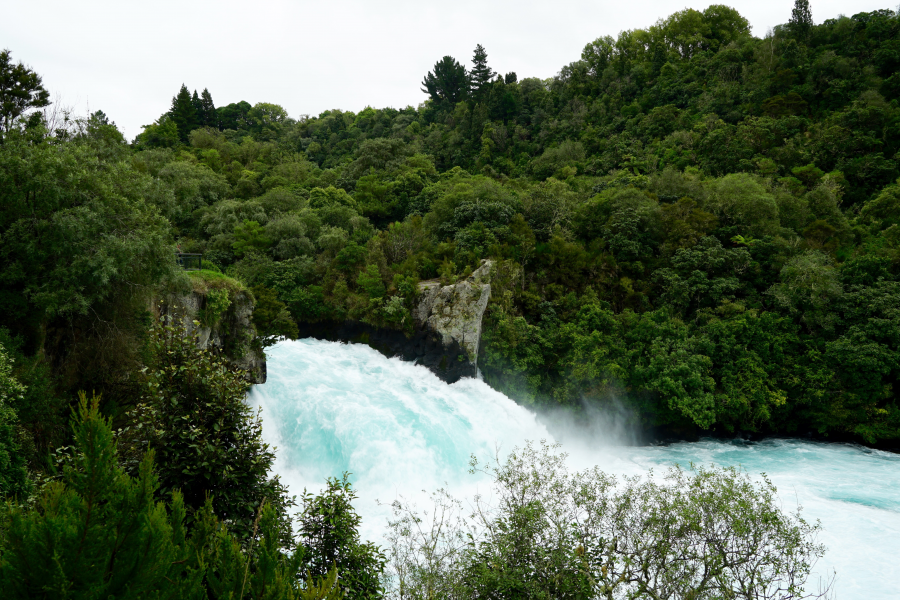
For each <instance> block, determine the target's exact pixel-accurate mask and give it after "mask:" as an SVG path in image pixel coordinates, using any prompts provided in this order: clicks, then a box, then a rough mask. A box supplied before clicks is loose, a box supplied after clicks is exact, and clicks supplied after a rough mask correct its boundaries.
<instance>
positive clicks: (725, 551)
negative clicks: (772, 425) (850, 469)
mask: <svg viewBox="0 0 900 600" xmlns="http://www.w3.org/2000/svg"><path fill="white" fill-rule="evenodd" d="M472 466H473V469H477V470H479V471H483V472H485V473H486V474H487V475H488V476H489V477H490V478H491V482H492V489H491V493H490V494H486V495H484V496H479V497H476V498H475V499H474V500H472V503H473V510H471V511H466V512H463V511H462V510H461V503H460V502H459V501H457V500H454V499H453V498H451V497H449V496H448V495H447V494H446V493H445V492H438V493H437V494H435V496H434V500H435V502H434V506H433V509H432V510H430V511H428V512H425V513H420V512H418V511H417V510H416V509H415V507H412V506H409V505H406V504H403V503H402V502H399V501H398V502H395V503H394V505H393V506H394V514H395V519H394V520H393V521H392V522H391V533H390V535H389V540H390V541H391V548H390V562H389V570H390V573H391V574H392V575H393V576H394V578H395V587H394V588H393V589H392V590H391V592H392V594H391V595H392V596H393V597H397V598H423V599H424V598H435V597H441V598H460V599H462V598H472V597H490V598H535V599H537V598H572V599H576V598H585V597H598V598H605V599H619V598H622V599H626V598H747V599H750V598H754V599H756V598H778V599H781V600H787V599H788V598H822V597H826V596H827V594H828V589H827V588H828V586H829V585H830V582H826V585H825V589H824V590H821V591H813V590H812V589H810V588H811V587H812V585H811V582H810V581H809V580H810V574H811V572H812V570H813V568H814V565H815V562H816V560H817V559H818V558H821V557H822V555H823V554H824V552H825V548H824V546H822V545H820V544H817V543H816V542H815V536H816V534H817V533H818V531H819V529H820V526H819V525H818V524H815V525H812V524H809V523H807V522H806V521H805V520H804V519H803V518H802V515H801V513H800V509H799V507H798V509H797V511H796V512H790V513H788V512H784V511H783V510H782V508H781V506H780V501H779V500H778V498H777V496H776V490H775V487H774V486H773V485H772V483H771V482H770V481H769V480H768V479H766V478H763V480H762V481H759V482H755V481H753V480H751V479H750V477H749V476H747V475H746V474H744V473H741V472H739V471H737V470H735V469H720V468H709V469H706V468H691V470H689V471H688V470H684V469H682V468H680V467H674V468H671V469H670V470H669V471H667V472H666V473H665V475H664V476H662V477H658V476H656V475H655V474H650V475H649V476H648V477H646V478H641V477H633V478H622V479H617V478H616V477H614V476H610V475H607V474H606V473H603V472H602V471H600V470H598V469H597V468H596V467H595V468H593V469H591V470H588V471H583V472H578V473H569V471H568V469H567V467H566V464H565V455H563V454H559V453H558V451H557V449H556V447H553V446H546V445H542V446H540V447H537V448H535V447H534V446H532V445H530V444H529V445H527V446H525V447H524V448H520V449H516V450H514V451H513V452H512V453H510V455H509V456H508V457H507V458H506V459H505V460H504V461H502V462H501V461H499V459H497V460H494V461H492V462H490V463H487V464H486V465H484V466H482V465H481V464H480V463H478V462H477V461H476V460H475V459H474V457H473V460H472Z"/></svg>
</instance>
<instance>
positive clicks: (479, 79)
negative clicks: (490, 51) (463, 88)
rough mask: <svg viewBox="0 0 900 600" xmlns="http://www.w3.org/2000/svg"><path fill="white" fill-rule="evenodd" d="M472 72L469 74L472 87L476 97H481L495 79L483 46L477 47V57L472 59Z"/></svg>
mask: <svg viewBox="0 0 900 600" xmlns="http://www.w3.org/2000/svg"><path fill="white" fill-rule="evenodd" d="M472 64H473V65H474V66H473V67H472V70H471V71H470V73H469V81H470V86H471V88H472V92H474V94H475V96H476V97H480V96H481V95H482V94H483V92H484V90H485V88H486V87H487V85H488V84H489V83H490V82H491V80H492V79H493V78H494V75H496V73H494V71H493V70H492V69H491V68H490V67H489V66H488V64H487V51H486V50H485V49H484V47H483V46H482V45H481V44H478V45H477V46H475V56H473V57H472Z"/></svg>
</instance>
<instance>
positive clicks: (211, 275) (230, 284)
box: [187, 269, 247, 297]
mask: <svg viewBox="0 0 900 600" xmlns="http://www.w3.org/2000/svg"><path fill="white" fill-rule="evenodd" d="M187 274H188V276H190V278H191V284H192V286H193V290H194V291H195V292H197V293H198V294H206V292H208V291H209V290H220V289H227V290H228V291H229V292H231V296H232V297H234V294H237V293H239V292H244V291H246V290H247V288H245V287H244V284H242V283H241V282H240V281H238V280H237V279H232V278H231V277H228V276H227V275H223V274H221V273H217V272H215V271H210V270H208V269H201V270H200V271H188V272H187Z"/></svg>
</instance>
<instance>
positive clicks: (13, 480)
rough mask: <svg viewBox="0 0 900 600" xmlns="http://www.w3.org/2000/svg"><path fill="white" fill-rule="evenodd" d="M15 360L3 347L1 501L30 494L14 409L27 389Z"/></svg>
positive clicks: (0, 354)
mask: <svg viewBox="0 0 900 600" xmlns="http://www.w3.org/2000/svg"><path fill="white" fill-rule="evenodd" d="M12 366H13V365H12V359H11V358H10V356H9V354H8V353H7V351H6V349H5V348H4V347H3V345H2V344H0V498H4V497H5V498H12V499H16V498H18V499H19V500H25V496H26V495H27V493H28V492H29V490H30V482H29V479H28V473H27V471H26V469H25V457H24V456H23V453H22V449H21V443H20V439H19V438H20V432H19V427H18V425H19V424H18V420H19V419H18V415H17V414H16V411H15V409H14V408H13V406H14V405H15V404H17V403H18V402H17V401H20V400H21V399H22V398H23V397H24V395H25V387H24V386H23V385H22V384H21V383H19V382H18V381H17V380H16V378H15V377H13V375H12Z"/></svg>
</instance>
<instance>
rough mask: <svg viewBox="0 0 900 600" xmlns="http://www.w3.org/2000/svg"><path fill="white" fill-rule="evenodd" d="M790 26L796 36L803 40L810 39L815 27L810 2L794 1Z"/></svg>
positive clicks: (803, 0) (805, 0)
mask: <svg viewBox="0 0 900 600" xmlns="http://www.w3.org/2000/svg"><path fill="white" fill-rule="evenodd" d="M788 25H789V26H790V28H791V31H792V32H793V33H794V35H795V36H797V37H798V38H800V39H801V40H805V39H806V38H807V37H809V32H810V30H812V27H813V18H812V10H811V9H810V8H809V0H794V10H792V11H791V20H790V21H788Z"/></svg>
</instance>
